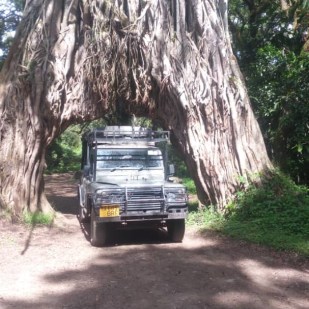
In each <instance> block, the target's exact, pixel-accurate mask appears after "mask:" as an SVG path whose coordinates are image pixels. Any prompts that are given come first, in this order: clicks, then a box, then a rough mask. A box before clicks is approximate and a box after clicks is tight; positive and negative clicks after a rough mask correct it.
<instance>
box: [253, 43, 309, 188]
mask: <svg viewBox="0 0 309 309" xmlns="http://www.w3.org/2000/svg"><path fill="white" fill-rule="evenodd" d="M250 69H251V72H252V73H251V75H250V78H249V79H248V89H249V92H250V95H251V99H252V103H253V105H254V106H255V109H256V113H257V115H258V119H259V122H260V125H261V128H262V131H263V132H264V137H265V140H266V142H267V144H268V149H269V152H270V153H271V154H272V156H273V159H274V161H275V163H277V164H278V166H279V167H280V168H281V169H282V170H283V171H284V172H286V173H289V174H290V175H291V176H292V177H293V178H294V179H295V180H296V181H298V182H302V183H307V184H308V183H309V126H308V125H309V102H308V98H309V75H308V74H307V73H308V71H309V54H308V53H304V54H302V55H300V56H297V55H295V53H294V52H291V51H290V52H289V51H285V52H282V50H281V49H278V48H275V47H274V46H272V45H267V46H265V47H264V48H260V49H259V50H258V52H257V59H256V61H255V62H254V63H253V64H252V65H250ZM256 85H259V87H256Z"/></svg>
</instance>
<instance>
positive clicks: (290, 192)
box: [187, 171, 309, 256]
mask: <svg viewBox="0 0 309 309" xmlns="http://www.w3.org/2000/svg"><path fill="white" fill-rule="evenodd" d="M308 193H309V192H308V188H307V187H305V186H298V185H296V184H295V183H294V182H293V181H292V180H291V179H290V178H288V177H286V176H285V175H283V174H282V173H280V172H278V171H276V172H274V173H273V175H272V176H271V177H264V179H263V181H262V185H261V186H256V185H254V184H251V185H250V186H249V188H248V189H247V190H246V191H244V192H239V194H237V198H236V199H235V201H234V202H233V203H231V204H230V205H228V207H227V209H226V213H225V214H220V213H218V212H216V211H215V209H214V208H211V207H209V208H205V209H202V210H195V211H192V212H191V213H190V214H189V217H188V220H187V222H188V224H193V225H196V226H199V227H200V228H202V229H212V230H217V231H220V232H222V233H224V234H226V235H229V236H232V237H236V238H239V239H244V240H248V241H252V242H255V243H259V244H264V245H268V246H271V247H274V248H277V249H283V250H293V251H296V252H298V253H300V254H303V255H306V256H309V194H308ZM191 208H192V206H191Z"/></svg>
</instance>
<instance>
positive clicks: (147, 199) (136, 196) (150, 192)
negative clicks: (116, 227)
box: [126, 187, 164, 212]
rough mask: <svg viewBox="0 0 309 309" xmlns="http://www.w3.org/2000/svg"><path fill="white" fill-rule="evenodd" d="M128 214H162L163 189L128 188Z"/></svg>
mask: <svg viewBox="0 0 309 309" xmlns="http://www.w3.org/2000/svg"><path fill="white" fill-rule="evenodd" d="M126 201H127V203H126V209H127V212H133V211H138V212H140V211H144V212H146V211H147V212H148V211H150V212H160V211H163V210H164V194H163V187H155V188H154V187H149V188H147V187H146V188H145V187H143V188H127V189H126Z"/></svg>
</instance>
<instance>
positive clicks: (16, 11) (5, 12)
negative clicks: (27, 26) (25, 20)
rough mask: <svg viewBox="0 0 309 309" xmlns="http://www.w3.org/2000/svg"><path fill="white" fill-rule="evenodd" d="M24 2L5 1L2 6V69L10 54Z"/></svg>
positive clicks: (18, 0)
mask: <svg viewBox="0 0 309 309" xmlns="http://www.w3.org/2000/svg"><path fill="white" fill-rule="evenodd" d="M24 2H25V1H24V0H14V1H4V2H2V4H1V5H0V68H1V67H2V64H3V61H4V59H5V58H6V56H7V54H8V50H9V47H10V45H11V42H12V39H13V34H14V32H15V30H16V28H17V25H18V23H19V21H20V18H21V11H22V9H23V7H24Z"/></svg>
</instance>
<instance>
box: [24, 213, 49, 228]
mask: <svg viewBox="0 0 309 309" xmlns="http://www.w3.org/2000/svg"><path fill="white" fill-rule="evenodd" d="M54 218H55V215H54V214H52V213H48V214H46V213H42V212H39V211H37V212H34V213H31V212H26V213H24V217H23V221H24V223H26V224H29V225H38V224H40V225H51V224H52V223H53V221H54Z"/></svg>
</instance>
